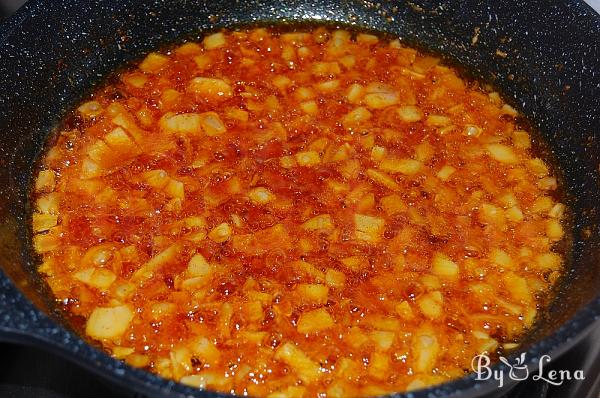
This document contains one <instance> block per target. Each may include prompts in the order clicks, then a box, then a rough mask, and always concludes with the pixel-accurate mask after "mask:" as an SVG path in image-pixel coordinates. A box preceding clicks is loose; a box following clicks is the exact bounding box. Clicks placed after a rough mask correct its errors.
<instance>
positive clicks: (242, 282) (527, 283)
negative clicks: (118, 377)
mask: <svg viewBox="0 0 600 398" xmlns="http://www.w3.org/2000/svg"><path fill="white" fill-rule="evenodd" d="M516 117H517V112H516V111H515V110H514V109H513V108H512V107H510V106H509V105H507V104H505V103H503V101H502V99H501V98H500V96H499V95H498V93H496V92H493V91H491V90H489V89H485V88H483V87H481V86H479V85H478V84H477V83H473V82H470V81H465V80H463V79H462V78H461V77H459V75H458V74H457V72H456V70H454V69H453V68H450V67H448V66H445V65H443V64H441V63H440V60H439V59H438V58H436V57H433V56H430V55H426V54H423V53H421V52H419V51H417V50H414V49H412V48H408V47H405V46H404V45H402V44H400V42H399V41H397V40H393V41H389V40H386V39H383V38H379V37H377V36H374V35H371V34H351V33H349V32H348V31H344V30H328V29H325V28H316V29H307V30H305V31H298V32H291V33H279V32H277V31H272V30H269V29H262V28H260V29H258V28H256V29H250V30H239V31H229V32H221V33H216V34H212V35H209V36H207V37H205V39H204V40H203V41H202V42H201V43H192V42H189V43H186V44H184V45H182V46H180V47H177V48H174V49H172V50H170V51H168V52H164V53H151V54H149V55H148V56H147V57H146V58H145V59H144V60H143V61H142V62H141V63H140V64H139V65H138V66H137V67H136V68H132V69H129V70H127V71H125V72H123V73H122V74H120V76H119V78H118V79H117V80H116V81H115V82H113V83H112V84H110V85H108V86H106V87H104V88H103V89H101V90H99V91H97V92H96V93H95V94H94V95H93V96H92V97H91V98H89V100H88V101H87V102H85V103H83V104H82V105H81V106H80V107H79V108H78V109H77V111H76V112H75V115H74V116H73V117H72V118H71V120H70V122H69V123H66V124H65V125H64V127H63V130H62V131H61V132H60V133H59V134H58V138H57V139H56V141H55V142H54V143H53V144H52V145H51V146H50V147H49V149H48V151H47V152H46V153H45V155H44V158H43V161H42V164H41V168H40V171H39V174H38V175H37V179H36V182H35V194H34V200H35V213H34V214H33V219H32V225H33V231H34V233H35V235H34V245H35V249H36V250H37V252H38V253H40V254H41V258H42V259H43V262H42V264H41V266H40V268H39V271H40V272H41V273H42V274H44V275H45V278H46V280H47V282H48V284H49V285H50V287H51V288H52V291H53V292H54V294H55V296H56V298H57V299H58V300H60V302H61V303H63V304H64V308H65V310H66V311H68V312H69V313H72V314H74V315H76V316H79V317H81V318H82V319H84V322H85V333H86V334H87V335H88V336H89V337H90V338H91V339H94V340H97V341H99V342H100V343H101V344H102V346H103V347H104V348H105V349H106V350H107V351H108V352H109V353H111V354H112V355H113V356H115V357H117V358H121V359H123V360H125V361H126V362H127V363H129V364H131V365H133V366H136V367H141V368H145V369H148V370H149V371H152V372H156V373H158V374H160V375H162V376H164V377H167V378H172V379H175V380H178V381H181V382H183V383H186V384H189V385H192V386H196V387H202V388H209V389H214V390H218V391H224V392H232V393H236V394H239V395H244V394H249V395H252V396H269V397H288V396H290V397H295V396H303V395H306V396H316V395H317V394H319V395H320V396H327V397H342V396H357V395H367V396H369V395H379V394H384V393H389V392H392V391H406V390H412V389H417V388H421V387H424V386H428V385H431V384H436V383H441V382H443V381H446V380H448V379H452V378H457V377H460V376H462V375H464V374H465V372H468V371H469V369H470V364H471V360H472V358H473V357H474V356H475V355H476V354H478V353H482V352H487V353H489V354H490V355H493V354H494V353H498V352H500V353H501V352H503V351H505V350H510V349H514V348H516V347H518V344H519V340H520V338H521V337H522V336H523V334H524V333H525V332H526V331H527V329H528V328H529V327H530V326H531V325H532V323H533V322H534V321H535V319H536V312H537V311H538V310H539V307H540V306H541V305H544V303H546V302H547V301H548V298H549V297H548V296H549V294H550V292H551V291H552V288H553V285H554V284H555V282H556V280H557V278H558V277H559V276H560V275H561V272H562V267H563V261H562V257H561V255H559V254H558V252H557V250H556V248H555V244H556V242H558V241H560V240H561V239H562V237H563V226H562V224H561V218H562V216H563V213H564V211H565V206H564V205H563V204H561V203H560V202H559V201H558V200H557V199H556V198H557V196H556V195H555V194H554V193H553V192H555V190H556V188H557V181H556V179H555V178H554V177H553V176H552V175H551V173H550V170H549V167H548V165H547V164H546V163H545V162H544V160H542V159H540V158H537V157H535V156H534V154H533V153H532V151H531V139H530V135H529V133H528V132H527V131H524V130H523V129H522V128H523V127H522V126H520V125H519V123H518V121H517V120H516V119H515V118H516Z"/></svg>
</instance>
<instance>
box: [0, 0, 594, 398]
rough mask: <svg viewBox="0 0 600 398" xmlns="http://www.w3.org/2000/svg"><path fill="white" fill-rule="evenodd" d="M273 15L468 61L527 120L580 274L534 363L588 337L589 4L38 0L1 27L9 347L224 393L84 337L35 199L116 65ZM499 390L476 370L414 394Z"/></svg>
mask: <svg viewBox="0 0 600 398" xmlns="http://www.w3.org/2000/svg"><path fill="white" fill-rule="evenodd" d="M265 21H266V22H269V21H271V22H284V23H298V22H323V21H329V22H333V23H343V24H349V25H354V26H356V27H366V28H370V29H376V30H380V31H384V32H388V33H390V34H392V35H394V36H398V37H400V38H401V39H403V40H405V41H406V42H407V43H409V44H416V45H418V46H421V47H424V48H426V49H430V50H432V51H435V52H438V53H440V54H443V55H444V56H445V57H447V59H448V60H450V61H453V62H457V63H458V64H461V65H464V66H465V67H466V69H467V71H468V72H470V73H471V74H472V75H474V76H476V77H478V78H482V79H483V80H485V81H489V82H491V83H492V84H494V85H496V86H497V87H498V88H499V89H500V90H501V91H502V92H503V93H504V95H505V98H506V99H507V100H508V101H509V102H511V103H512V104H513V105H514V106H515V107H517V108H518V109H519V110H521V111H522V112H523V113H524V114H525V115H527V116H528V118H529V119H530V120H531V121H532V123H533V124H534V125H535V126H536V127H537V128H538V129H539V130H540V132H541V135H542V136H543V137H544V138H545V139H546V141H547V143H548V145H549V149H550V152H551V153H550V154H549V155H550V156H553V157H554V158H555V160H556V161H557V162H558V164H559V165H560V166H561V170H562V174H563V178H564V180H563V184H565V186H566V188H567V192H568V195H569V198H570V200H569V205H570V206H571V208H572V209H573V211H574V212H573V213H574V214H573V236H574V241H573V248H572V254H571V256H570V258H571V261H570V266H571V271H570V272H569V273H568V275H567V276H566V278H565V279H564V281H563V285H562V288H561V289H560V292H559V296H558V299H557V300H556V301H555V302H554V303H553V305H552V306H551V307H550V308H549V310H548V311H547V313H546V314H545V317H544V319H542V321H541V322H539V324H538V325H537V328H536V330H535V331H534V333H532V335H531V336H530V339H529V341H528V342H527V343H526V344H525V345H524V349H526V350H527V362H528V364H529V365H531V366H532V367H535V366H536V364H537V362H538V359H539V357H540V356H541V355H543V354H547V353H548V354H550V355H552V356H554V357H556V356H557V355H559V354H560V353H561V352H563V351H564V350H566V349H568V348H569V347H570V346H572V344H573V343H574V342H575V341H577V339H579V338H580V337H582V336H583V335H584V333H585V332H586V330H587V329H589V327H590V325H591V324H592V323H593V322H594V321H595V320H596V319H597V318H598V317H599V315H600V296H599V294H600V244H599V243H600V234H599V233H598V232H599V230H598V224H599V221H600V213H599V211H598V209H597V205H598V204H599V203H600V194H599V192H600V189H599V185H598V182H599V179H598V165H599V160H600V159H599V158H600V142H599V141H600V102H599V101H600V17H599V16H598V15H597V14H595V13H594V12H593V11H592V10H591V9H590V8H589V7H588V6H586V5H585V4H584V3H583V2H581V1H572V2H568V1H550V0H534V1H525V0H522V1H513V2H511V1H500V2H498V1H491V0H490V1H487V2H486V1H478V0H456V1H450V0H442V1H425V0H412V1H410V2H408V1H407V2H399V1H398V2H389V1H382V2H371V1H369V0H364V1H351V0H308V1H302V0H294V1H287V2H282V1H269V0H258V1H257V0H235V1H234V0H231V1H218V2H217V1H208V0H207V1H205V2H203V1H200V0H197V1H191V0H189V1H186V0H171V1H167V0H164V1H159V0H150V1H148V0H147V1H143V0H139V1H138V0H123V1H118V2H117V1H113V0H97V1H92V0H78V1H75V0H61V1H59V0H38V1H30V2H29V3H28V4H27V5H26V6H25V7H24V8H23V9H22V10H20V11H19V12H18V13H17V14H16V15H15V16H14V17H13V18H12V19H10V20H9V21H7V22H5V23H4V24H3V25H2V26H0V220H1V221H0V269H1V270H0V339H3V340H8V341H15V342H22V343H28V344H34V345H37V346H39V347H42V348H46V349H49V350H52V351H55V352H59V353H61V354H62V355H64V356H66V357H68V358H72V359H73V360H74V361H76V362H78V363H80V364H81V365H82V366H85V367H87V368H89V369H92V370H94V371H96V372H98V374H100V375H102V376H104V377H105V378H106V379H107V380H110V381H111V382H112V383H114V384H115V385H116V386H118V388H124V389H128V390H131V391H137V392H141V393H143V394H146V395H150V396H161V395H162V396H166V395H168V396H172V397H183V396H205V397H206V396H219V395H218V394H215V393H211V392H201V391H198V390H194V389H192V388H189V387H185V386H183V385H179V384H177V383H174V382H172V381H167V380H164V379H162V378H160V377H158V376H155V375H152V374H150V373H147V372H144V371H141V370H136V369H133V368H131V367H129V366H126V365H124V364H122V363H121V362H119V361H116V360H114V359H112V358H110V357H109V356H107V355H106V354H104V353H103V352H101V351H100V350H98V349H97V348H95V347H94V346H93V344H90V343H89V342H86V341H84V340H82V339H81V338H80V337H78V335H77V334H76V333H74V331H73V329H72V328H71V327H70V326H68V324H67V323H66V322H65V320H64V319H63V318H62V317H61V315H60V313H59V312H57V310H56V306H55V304H54V303H53V302H52V299H51V295H50V294H49V292H48V289H47V287H46V286H45V285H44V283H42V282H41V281H40V279H39V278H38V277H37V276H36V274H35V272H34V268H35V262H36V258H35V257H34V256H32V255H31V250H30V241H31V236H30V235H29V233H28V232H27V231H28V228H27V224H28V214H29V207H28V206H29V204H28V192H29V184H30V182H31V171H32V167H33V165H34V164H35V160H36V159H37V157H38V156H39V154H40V151H41V148H42V146H43V144H44V142H45V139H46V138H47V137H48V135H49V134H50V132H51V131H52V129H53V128H54V127H55V126H56V125H57V124H58V122H59V121H60V120H61V118H62V117H63V116H64V115H65V112H66V110H68V109H69V108H71V107H73V106H74V105H75V104H76V103H77V102H78V101H79V100H81V99H82V98H83V96H84V95H85V94H86V93H89V92H90V91H91V89H92V88H93V86H94V84H97V83H98V82H100V81H102V79H104V78H106V77H107V76H109V74H110V73H111V71H113V70H114V69H115V68H117V67H119V66H121V65H123V64H125V63H127V62H130V61H132V60H134V59H137V58H139V57H140V56H141V55H142V54H143V53H144V52H146V51H148V50H150V49H153V48H156V47H157V46H161V45H163V44H165V43H177V42H181V41H182V40H184V39H185V38H191V37H201V36H202V34H203V32H205V31H207V30H214V29H218V28H221V27H227V26H232V25H239V24H252V23H255V22H263V23H264V22H265ZM496 369H500V370H506V369H505V368H503V365H497V367H496ZM501 392H502V391H501V390H499V389H498V388H497V387H496V383H495V382H480V381H475V380H474V375H472V374H471V375H467V376H465V377H464V378H462V379H460V380H457V381H454V382H450V383H446V384H443V385H440V386H438V387H434V388H432V389H428V390H423V391H419V392H415V393H411V394H407V395H408V396H414V397H426V396H436V397H442V396H451V395H452V396H458V395H460V396H465V397H467V396H468V397H471V396H480V395H483V394H486V393H492V394H499V393H501Z"/></svg>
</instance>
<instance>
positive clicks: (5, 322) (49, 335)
mask: <svg viewBox="0 0 600 398" xmlns="http://www.w3.org/2000/svg"><path fill="white" fill-rule="evenodd" d="M68 335H71V333H70V332H68V331H67V330H66V329H64V328H63V327H61V326H60V325H58V324H57V323H56V322H54V321H52V320H51V319H50V318H49V317H48V316H46V315H45V314H44V313H43V312H42V311H40V310H39V309H37V308H36V307H35V306H34V305H33V303H32V302H31V301H29V299H27V298H26V297H25V296H24V295H23V293H21V292H20V291H19V289H18V288H17V287H16V286H15V285H14V283H13V282H12V281H11V279H10V278H8V277H7V276H6V274H5V273H4V272H3V271H2V270H1V269H0V341H2V342H7V343H17V344H26V345H32V346H41V347H42V348H43V347H48V345H50V346H54V348H58V347H60V346H61V345H62V344H61V343H60V342H61V341H64V339H65V338H68V337H67V336H68Z"/></svg>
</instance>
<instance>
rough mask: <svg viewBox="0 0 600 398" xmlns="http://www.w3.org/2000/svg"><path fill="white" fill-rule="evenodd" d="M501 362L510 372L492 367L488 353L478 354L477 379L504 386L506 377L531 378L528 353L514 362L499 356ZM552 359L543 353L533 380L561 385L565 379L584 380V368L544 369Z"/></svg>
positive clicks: (474, 361) (474, 368) (476, 360)
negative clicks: (527, 358)
mask: <svg viewBox="0 0 600 398" xmlns="http://www.w3.org/2000/svg"><path fill="white" fill-rule="evenodd" d="M498 359H499V360H500V362H502V363H503V364H505V365H506V366H507V367H508V374H505V372H506V369H492V368H491V363H492V361H491V359H490V357H489V356H487V355H486V354H480V355H476V356H475V357H474V358H473V361H472V362H471V368H472V369H473V371H474V372H475V375H476V378H475V380H490V379H492V380H496V381H497V382H498V388H501V387H503V386H504V381H505V378H506V377H507V378H508V379H510V380H514V381H521V380H526V379H528V378H529V376H530V374H529V368H528V367H527V365H526V364H525V359H526V353H522V354H521V355H520V356H519V357H518V358H515V361H514V363H510V362H509V360H508V359H506V358H505V357H502V356H501V357H500V358H498ZM550 361H551V358H550V356H549V355H542V356H541V357H540V359H539V362H538V371H537V373H535V374H533V376H532V377H531V378H532V379H533V380H536V381H537V380H543V381H545V382H547V383H550V384H552V385H555V386H560V385H561V384H563V383H564V382H565V381H569V380H584V379H585V377H584V375H583V370H575V371H571V370H554V369H551V370H549V371H547V372H546V371H545V370H544V366H546V365H547V364H548V363H549V362H550Z"/></svg>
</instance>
